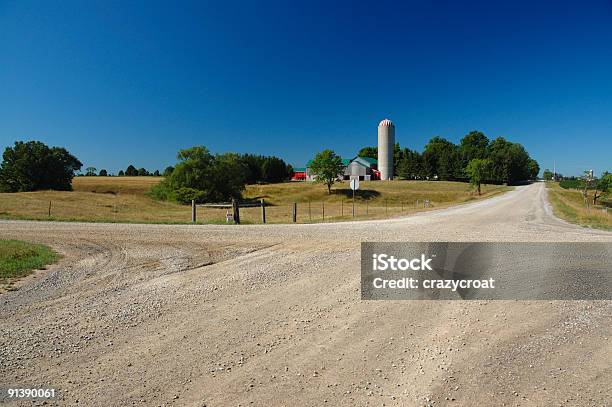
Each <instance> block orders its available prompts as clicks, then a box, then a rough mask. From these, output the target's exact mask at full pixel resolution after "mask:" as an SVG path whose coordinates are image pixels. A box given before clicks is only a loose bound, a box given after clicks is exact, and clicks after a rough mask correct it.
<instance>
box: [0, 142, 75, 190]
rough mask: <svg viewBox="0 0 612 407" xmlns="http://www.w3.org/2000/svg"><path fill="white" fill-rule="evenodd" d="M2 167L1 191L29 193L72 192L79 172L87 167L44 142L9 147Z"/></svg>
mask: <svg viewBox="0 0 612 407" xmlns="http://www.w3.org/2000/svg"><path fill="white" fill-rule="evenodd" d="M2 158H3V161H2V164H0V191H2V192H25V191H37V190H45V189H56V190H62V191H69V190H71V189H72V178H73V177H74V173H75V171H78V170H80V169H81V167H82V166H83V165H82V164H81V162H80V161H79V160H78V159H77V158H76V157H74V156H73V155H72V154H70V153H69V152H68V151H67V150H66V149H65V148H62V147H51V148H49V147H48V146H47V145H45V144H43V143H41V142H40V141H28V142H23V141H17V142H15V145H14V146H13V147H7V148H6V150H4V154H3V155H2Z"/></svg>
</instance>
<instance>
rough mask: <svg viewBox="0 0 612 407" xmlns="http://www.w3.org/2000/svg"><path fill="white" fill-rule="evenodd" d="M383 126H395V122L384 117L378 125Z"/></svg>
mask: <svg viewBox="0 0 612 407" xmlns="http://www.w3.org/2000/svg"><path fill="white" fill-rule="evenodd" d="M383 126H385V127H391V126H393V127H395V125H394V124H393V122H392V121H391V120H389V119H383V120H381V122H380V123H378V127H383Z"/></svg>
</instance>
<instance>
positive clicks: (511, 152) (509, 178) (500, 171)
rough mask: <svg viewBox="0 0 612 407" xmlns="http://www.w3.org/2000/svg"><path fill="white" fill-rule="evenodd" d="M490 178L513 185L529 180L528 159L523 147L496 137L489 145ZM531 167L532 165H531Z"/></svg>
mask: <svg viewBox="0 0 612 407" xmlns="http://www.w3.org/2000/svg"><path fill="white" fill-rule="evenodd" d="M487 150H488V158H489V159H490V160H491V177H492V178H493V179H494V180H496V181H499V182H505V183H508V184H510V183H513V182H516V181H523V180H528V179H530V175H531V174H530V171H532V170H533V169H531V170H530V162H529V160H530V157H529V154H527V151H526V150H525V147H523V146H522V145H520V144H517V143H511V142H509V141H507V140H506V139H504V138H503V137H498V138H496V139H495V140H493V141H492V142H491V144H489V147H488V148H487ZM532 167H533V165H532Z"/></svg>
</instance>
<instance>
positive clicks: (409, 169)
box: [358, 131, 540, 184]
mask: <svg viewBox="0 0 612 407" xmlns="http://www.w3.org/2000/svg"><path fill="white" fill-rule="evenodd" d="M358 155H359V156H365V157H372V158H377V155H378V149H377V148H376V147H364V148H362V149H361V150H359V153H358ZM472 160H481V161H476V162H475V163H474V164H473V165H472V167H471V168H469V167H468V164H469V163H470V161H472ZM393 164H394V172H395V173H394V175H395V176H398V177H400V178H404V179H415V180H418V179H429V180H432V179H438V180H443V181H469V180H471V179H473V178H474V177H473V173H474V171H475V169H478V171H477V172H478V173H479V175H480V178H481V180H482V182H490V183H508V184H513V183H517V182H521V181H526V180H532V179H536V178H537V176H538V173H539V172H540V167H539V165H538V163H537V161H536V160H534V159H533V158H531V157H530V156H529V153H528V152H527V150H526V149H525V147H523V146H522V145H521V144H519V143H513V142H510V141H508V140H506V139H504V138H503V137H497V138H496V139H494V140H489V138H488V137H487V136H485V135H484V134H483V133H482V132H480V131H472V132H470V133H469V134H467V135H466V136H465V137H463V138H462V139H461V141H460V142H459V145H456V144H454V143H452V142H451V141H449V140H447V139H445V138H442V137H433V138H432V139H431V140H429V142H428V143H427V145H426V146H425V148H424V150H423V152H422V153H419V152H418V151H414V150H410V149H409V148H401V147H400V145H399V143H396V144H395V146H394V151H393Z"/></svg>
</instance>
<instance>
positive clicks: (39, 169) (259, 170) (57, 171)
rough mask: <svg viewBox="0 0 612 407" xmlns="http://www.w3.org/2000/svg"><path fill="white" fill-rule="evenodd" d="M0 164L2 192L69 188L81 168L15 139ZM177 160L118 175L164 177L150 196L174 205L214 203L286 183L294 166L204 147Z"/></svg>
mask: <svg viewBox="0 0 612 407" xmlns="http://www.w3.org/2000/svg"><path fill="white" fill-rule="evenodd" d="M2 158H3V160H2V163H1V164H0V192H28V191H38V190H50V189H51V190H62V191H70V190H71V189H72V179H73V177H74V176H75V175H77V173H78V172H79V171H80V170H81V168H82V167H83V164H82V163H81V162H80V161H79V160H78V159H77V158H76V157H75V156H74V155H72V154H70V153H69V152H68V151H67V150H66V149H65V148H62V147H48V146H47V145H45V144H44V143H42V142H40V141H27V142H23V141H17V142H15V144H14V146H12V147H7V148H6V149H5V151H4V154H3V155H2ZM178 160H179V162H178V163H177V164H176V166H168V167H166V168H165V169H164V172H163V173H161V174H160V171H159V170H155V171H153V172H149V171H147V170H146V169H145V168H136V167H135V166H134V165H129V166H128V167H127V168H126V170H125V171H123V170H121V171H119V173H118V174H117V175H118V176H149V175H151V176H159V175H163V176H164V177H165V179H164V181H163V182H162V183H160V184H159V185H158V186H157V187H156V188H155V189H154V190H153V191H152V196H153V197H155V198H158V199H167V200H172V201H178V202H189V201H191V199H196V200H198V201H208V202H218V201H226V200H229V199H231V198H239V197H240V196H241V193H242V191H243V190H244V189H245V186H246V185H247V184H255V183H276V182H284V181H287V180H289V179H290V178H291V176H292V175H293V168H292V167H291V166H290V165H288V164H286V163H285V161H283V160H282V159H280V158H278V157H274V156H264V155H254V154H236V153H225V154H212V153H210V151H208V149H207V148H206V147H204V146H196V147H192V148H188V149H185V150H181V151H179V154H178ZM78 175H84V176H108V175H109V173H108V171H107V170H106V169H101V170H100V171H98V170H97V169H96V168H95V167H87V168H86V169H85V174H78Z"/></svg>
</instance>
